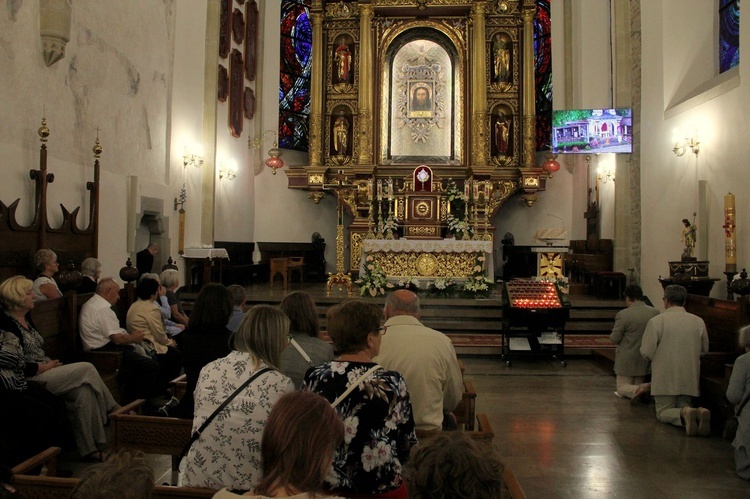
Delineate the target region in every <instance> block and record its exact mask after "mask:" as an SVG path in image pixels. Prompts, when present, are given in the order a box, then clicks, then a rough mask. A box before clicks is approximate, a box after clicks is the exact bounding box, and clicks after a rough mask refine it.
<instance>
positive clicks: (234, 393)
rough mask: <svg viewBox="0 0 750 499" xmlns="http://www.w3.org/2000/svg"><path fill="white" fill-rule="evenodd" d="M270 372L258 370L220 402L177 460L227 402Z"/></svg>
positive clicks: (192, 436)
mask: <svg viewBox="0 0 750 499" xmlns="http://www.w3.org/2000/svg"><path fill="white" fill-rule="evenodd" d="M272 370H273V369H271V368H270V367H264V368H263V369H261V370H259V371H258V372H256V373H255V374H253V375H252V376H250V378H248V379H247V381H245V382H244V383H242V385H240V387H239V388H237V389H236V390H235V391H234V392H232V394H231V395H229V396H228V397H227V398H226V399H225V400H224V402H222V403H221V405H219V407H217V408H216V410H215V411H214V412H212V413H211V415H210V416H208V417H207V418H206V420H205V421H204V422H203V424H202V425H201V426H200V428H198V430H196V431H194V432H193V434H192V435H191V436H190V441H188V443H187V444H186V445H185V447H184V448H183V449H182V452H181V453H180V457H179V460H180V461H182V458H183V457H185V455H186V454H187V453H188V451H189V450H190V447H191V446H192V445H193V443H194V442H195V441H196V440H198V438H200V436H201V433H203V430H205V429H206V427H207V426H208V425H209V423H211V421H213V420H214V418H215V417H216V416H218V415H219V413H220V412H221V411H222V410H224V408H225V407H226V406H227V405H228V404H229V402H231V401H232V400H233V399H234V397H236V396H237V395H238V394H239V393H240V392H241V391H242V390H244V389H245V388H247V386H248V385H249V384H250V383H252V382H253V381H255V379H257V378H258V376H260V375H262V374H265V373H267V372H268V371H272Z"/></svg>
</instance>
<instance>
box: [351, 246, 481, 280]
mask: <svg viewBox="0 0 750 499" xmlns="http://www.w3.org/2000/svg"><path fill="white" fill-rule="evenodd" d="M480 251H481V252H484V257H485V261H484V271H485V275H486V276H487V278H488V279H490V280H492V281H494V277H495V265H494V263H493V257H492V253H493V251H492V241H471V240H470V241H466V240H463V239H365V240H363V241H362V257H361V260H360V263H359V271H360V274H363V273H364V269H365V259H366V258H367V255H368V254H370V253H377V252H393V253H477V252H480ZM417 277H418V276H417ZM420 279H421V277H420ZM425 279H427V278H425Z"/></svg>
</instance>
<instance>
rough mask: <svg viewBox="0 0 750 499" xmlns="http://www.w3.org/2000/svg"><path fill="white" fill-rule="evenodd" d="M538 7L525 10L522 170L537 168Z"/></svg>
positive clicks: (534, 6)
mask: <svg viewBox="0 0 750 499" xmlns="http://www.w3.org/2000/svg"><path fill="white" fill-rule="evenodd" d="M535 14H536V5H534V4H532V5H531V6H530V7H526V8H525V9H524V10H523V73H522V83H523V89H524V92H523V102H522V104H523V132H522V133H523V136H522V141H523V147H522V149H523V158H521V167H522V168H534V167H536V158H535V157H534V156H535V155H534V152H535V151H536V141H535V137H536V133H535V131H536V92H535V87H534V85H535V84H534V15H535Z"/></svg>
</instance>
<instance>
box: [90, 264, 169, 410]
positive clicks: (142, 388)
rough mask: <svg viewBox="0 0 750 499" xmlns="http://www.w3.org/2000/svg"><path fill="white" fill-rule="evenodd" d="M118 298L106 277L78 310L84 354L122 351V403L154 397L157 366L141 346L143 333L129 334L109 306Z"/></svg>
mask: <svg viewBox="0 0 750 499" xmlns="http://www.w3.org/2000/svg"><path fill="white" fill-rule="evenodd" d="M119 299H120V285H119V284H118V283H117V281H115V280H114V279H113V278H112V277H105V278H104V279H102V280H100V281H99V283H98V284H97V286H96V293H95V294H94V296H92V297H91V298H90V299H89V300H88V301H87V302H86V303H84V304H83V306H82V307H81V314H80V318H79V331H80V334H81V343H83V349H84V350H86V351H109V352H122V354H123V358H122V360H123V367H124V368H125V369H124V371H125V373H124V377H125V378H126V379H125V380H121V381H122V382H123V384H124V385H125V388H126V389H123V397H124V398H125V402H127V401H130V400H133V399H137V398H145V399H149V398H151V397H153V396H155V395H156V393H157V391H158V390H156V388H155V387H156V385H157V383H156V378H157V376H158V374H159V364H158V363H157V362H156V361H155V360H154V359H152V358H151V357H149V356H148V354H146V351H145V350H144V349H143V347H141V346H140V344H141V342H142V341H143V331H135V332H133V334H130V333H128V332H127V331H126V330H125V329H123V328H122V327H120V321H119V320H118V319H117V315H115V311H114V310H112V305H114V304H115V303H117V300H119Z"/></svg>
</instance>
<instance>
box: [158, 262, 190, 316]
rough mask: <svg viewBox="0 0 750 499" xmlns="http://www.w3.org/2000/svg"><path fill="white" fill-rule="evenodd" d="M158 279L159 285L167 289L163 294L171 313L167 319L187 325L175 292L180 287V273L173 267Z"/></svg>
mask: <svg viewBox="0 0 750 499" xmlns="http://www.w3.org/2000/svg"><path fill="white" fill-rule="evenodd" d="M159 279H160V280H161V285H162V286H164V287H165V288H166V290H167V293H166V295H165V296H166V297H167V303H168V304H169V310H170V312H171V314H172V315H171V316H170V317H169V319H171V320H172V321H173V322H176V323H177V324H182V325H183V326H187V325H188V316H187V315H185V311H184V310H182V304H181V303H180V300H179V298H177V294H176V291H177V288H179V287H180V273H179V272H177V271H176V270H174V269H167V270H165V271H163V272H162V273H161V274H160V275H159Z"/></svg>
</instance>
